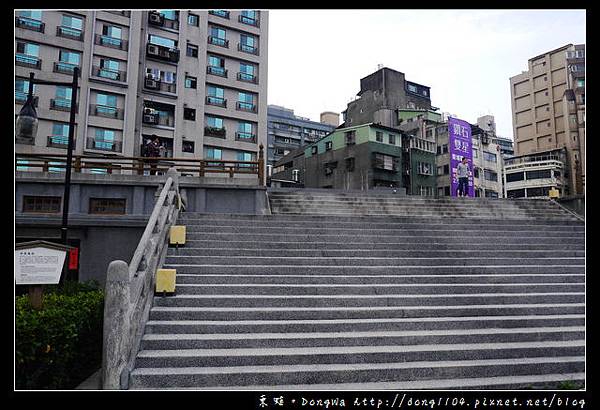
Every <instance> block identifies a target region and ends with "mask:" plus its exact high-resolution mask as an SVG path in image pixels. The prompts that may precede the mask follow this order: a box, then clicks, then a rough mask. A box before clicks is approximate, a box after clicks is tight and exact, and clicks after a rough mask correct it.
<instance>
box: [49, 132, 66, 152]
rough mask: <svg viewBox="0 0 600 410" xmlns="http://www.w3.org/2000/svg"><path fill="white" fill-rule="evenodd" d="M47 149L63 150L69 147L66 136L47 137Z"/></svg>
mask: <svg viewBox="0 0 600 410" xmlns="http://www.w3.org/2000/svg"><path fill="white" fill-rule="evenodd" d="M46 146H47V147H52V148H64V149H67V147H68V146H69V136H68V135H48V142H47V144H46Z"/></svg>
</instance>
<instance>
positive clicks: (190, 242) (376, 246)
mask: <svg viewBox="0 0 600 410" xmlns="http://www.w3.org/2000/svg"><path fill="white" fill-rule="evenodd" d="M293 239H294V238H287V240H286V241H279V242H276V241H260V242H257V241H229V240H212V239H190V238H189V236H188V237H187V238H186V244H185V245H184V246H182V247H178V249H179V250H183V249H206V250H210V249H213V250H214V249H223V248H230V249H232V250H255V249H262V250H285V251H286V252H287V251H289V250H297V251H302V250H328V251H334V252H335V251H342V250H347V249H351V250H358V251H364V252H369V251H373V250H381V251H383V250H420V249H423V245H422V244H421V243H414V242H411V240H410V239H406V240H404V241H402V242H400V241H398V242H385V243H377V242H357V240H358V238H354V239H349V240H348V241H346V242H339V241H326V242H319V241H311V242H302V243H301V244H299V243H298V241H294V240H293ZM428 245H429V246H430V247H431V248H432V249H438V250H458V251H460V250H473V247H474V245H473V244H471V243H449V242H445V243H444V242H438V241H436V240H432V241H430V242H428ZM300 246H301V247H300ZM499 248H500V247H499V246H498V244H497V243H495V242H487V241H486V242H483V243H478V244H477V249H478V250H486V251H487V250H495V249H499ZM172 249H174V248H172ZM501 250H503V251H511V250H523V251H549V250H559V251H561V250H562V251H567V250H580V251H584V250H585V243H579V244H573V243H564V242H562V241H560V240H558V239H557V240H555V241H554V242H553V243H546V244H537V243H531V244H524V243H522V242H520V243H513V244H509V243H505V244H503V245H502V247H501ZM286 254H287V253H286Z"/></svg>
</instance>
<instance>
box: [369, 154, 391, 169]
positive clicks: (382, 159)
mask: <svg viewBox="0 0 600 410" xmlns="http://www.w3.org/2000/svg"><path fill="white" fill-rule="evenodd" d="M373 168H379V169H385V170H388V171H396V169H397V164H396V160H395V158H394V157H392V156H391V155H385V154H379V153H375V155H374V162H373Z"/></svg>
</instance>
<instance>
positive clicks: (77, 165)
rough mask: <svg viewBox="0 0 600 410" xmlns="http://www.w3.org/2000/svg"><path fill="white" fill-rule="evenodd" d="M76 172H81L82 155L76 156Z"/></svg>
mask: <svg viewBox="0 0 600 410" xmlns="http://www.w3.org/2000/svg"><path fill="white" fill-rule="evenodd" d="M75 172H81V155H76V156H75Z"/></svg>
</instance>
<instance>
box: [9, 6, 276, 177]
mask: <svg viewBox="0 0 600 410" xmlns="http://www.w3.org/2000/svg"><path fill="white" fill-rule="evenodd" d="M15 25H16V28H15V114H17V113H18V112H19V111H20V109H21V106H22V104H23V103H24V101H25V99H26V95H27V90H28V83H29V81H28V78H29V73H30V72H34V73H35V78H37V79H42V80H49V81H60V82H68V81H69V80H70V78H71V77H72V73H73V67H75V66H77V67H79V68H80V73H81V78H80V79H79V90H78V98H77V99H78V101H76V102H75V104H77V115H76V129H75V148H74V154H76V155H77V154H79V155H84V154H90V155H113V156H124V157H134V156H135V157H137V156H141V155H142V154H143V148H142V147H143V144H144V143H145V142H146V141H147V140H148V139H149V138H154V136H156V137H158V138H159V140H160V142H161V144H162V145H163V147H164V150H163V152H164V153H163V156H166V157H175V158H207V159H222V160H256V159H257V156H258V151H259V146H260V145H261V144H262V145H266V143H267V61H268V49H267V36H268V12H266V11H259V10H240V11H226V10H210V11H208V10H148V11H143V10H132V11H129V10H123V11H117V10H111V11H105V10H92V11H89V10H86V11H79V10H64V11H60V10H59V11H30V10H27V11H16V12H15ZM34 93H35V99H36V102H37V113H38V118H39V127H38V132H37V137H36V138H35V140H34V141H16V150H17V152H21V153H51V154H64V153H66V148H67V141H68V128H69V126H68V122H69V109H70V104H71V94H70V89H66V88H65V87H56V86H47V85H42V86H35V87H34ZM22 165H24V166H23V167H21V169H26V164H22Z"/></svg>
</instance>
